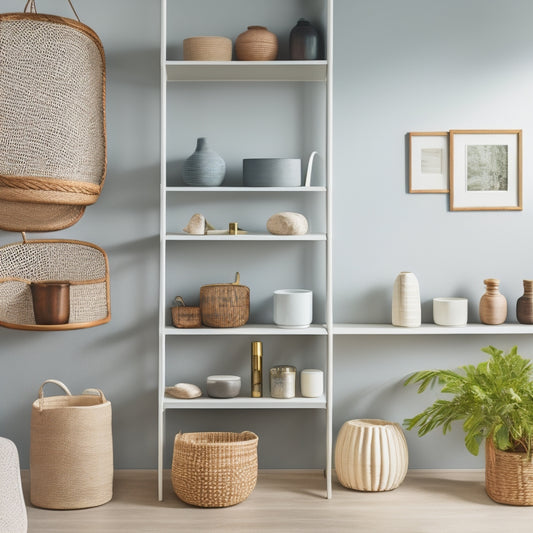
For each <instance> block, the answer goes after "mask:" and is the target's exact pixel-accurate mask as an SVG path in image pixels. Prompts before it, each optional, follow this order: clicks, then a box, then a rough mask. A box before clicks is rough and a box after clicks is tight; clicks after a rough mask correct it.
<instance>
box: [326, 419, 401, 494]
mask: <svg viewBox="0 0 533 533" xmlns="http://www.w3.org/2000/svg"><path fill="white" fill-rule="evenodd" d="M408 462H409V458H408V451H407V441H406V440H405V435H404V434H403V431H402V428H401V427H400V425H399V424H397V423H395V422H387V421H385V420H375V419H361V420H349V421H348V422H345V423H344V424H343V426H342V427H341V429H340V430H339V434H338V435H337V443H336V444H335V470H336V472H337V478H338V480H339V482H340V483H341V485H343V486H345V487H347V488H349V489H355V490H361V491H369V492H377V491H385V490H392V489H395V488H396V487H398V486H399V485H400V483H401V482H402V481H403V480H404V479H405V475H406V474H407V466H408Z"/></svg>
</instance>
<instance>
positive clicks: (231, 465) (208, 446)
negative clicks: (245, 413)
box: [171, 431, 259, 507]
mask: <svg viewBox="0 0 533 533" xmlns="http://www.w3.org/2000/svg"><path fill="white" fill-rule="evenodd" d="M258 441H259V437H258V436H257V435H256V434H255V433H252V432H251V431H243V432H242V433H230V432H205V433H179V434H178V435H176V437H175V439H174V455H173V458H172V474H171V476H172V487H173V488H174V492H175V493H176V495H177V496H178V498H180V500H182V501H184V502H185V503H188V504H190V505H196V506H197V507H229V506H231V505H236V504H237V503H240V502H242V501H244V500H245V499H246V498H248V496H249V495H250V494H251V493H252V491H253V490H254V488H255V484H256V482H257V443H258Z"/></svg>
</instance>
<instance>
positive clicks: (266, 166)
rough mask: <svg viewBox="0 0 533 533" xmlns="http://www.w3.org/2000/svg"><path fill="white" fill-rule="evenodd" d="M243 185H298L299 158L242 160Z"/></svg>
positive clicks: (299, 181) (300, 173)
mask: <svg viewBox="0 0 533 533" xmlns="http://www.w3.org/2000/svg"><path fill="white" fill-rule="evenodd" d="M242 183H243V185H244V186H245V187H300V186H301V184H302V161H301V159H288V158H266V159H243V160H242Z"/></svg>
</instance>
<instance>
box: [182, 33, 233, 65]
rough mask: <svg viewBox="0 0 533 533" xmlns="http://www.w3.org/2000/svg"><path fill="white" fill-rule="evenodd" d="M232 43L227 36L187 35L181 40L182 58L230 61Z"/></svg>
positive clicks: (186, 59) (188, 59) (187, 59)
mask: <svg viewBox="0 0 533 533" xmlns="http://www.w3.org/2000/svg"><path fill="white" fill-rule="evenodd" d="M232 44H233V43H232V42H231V39H228V38H227V37H189V38H188V39H184V40H183V59H185V61H231V49H232Z"/></svg>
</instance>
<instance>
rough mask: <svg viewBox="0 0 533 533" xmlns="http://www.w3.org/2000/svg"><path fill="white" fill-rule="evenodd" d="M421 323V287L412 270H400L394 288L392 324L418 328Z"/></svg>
mask: <svg viewBox="0 0 533 533" xmlns="http://www.w3.org/2000/svg"><path fill="white" fill-rule="evenodd" d="M420 323H421V306H420V288H419V286H418V280H417V279H416V276H415V275H414V274H413V273H412V272H400V273H399V274H398V275H397V276H396V279H395V280H394V286H393V290H392V325H393V326H403V327H406V328H417V327H419V326H420Z"/></svg>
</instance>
